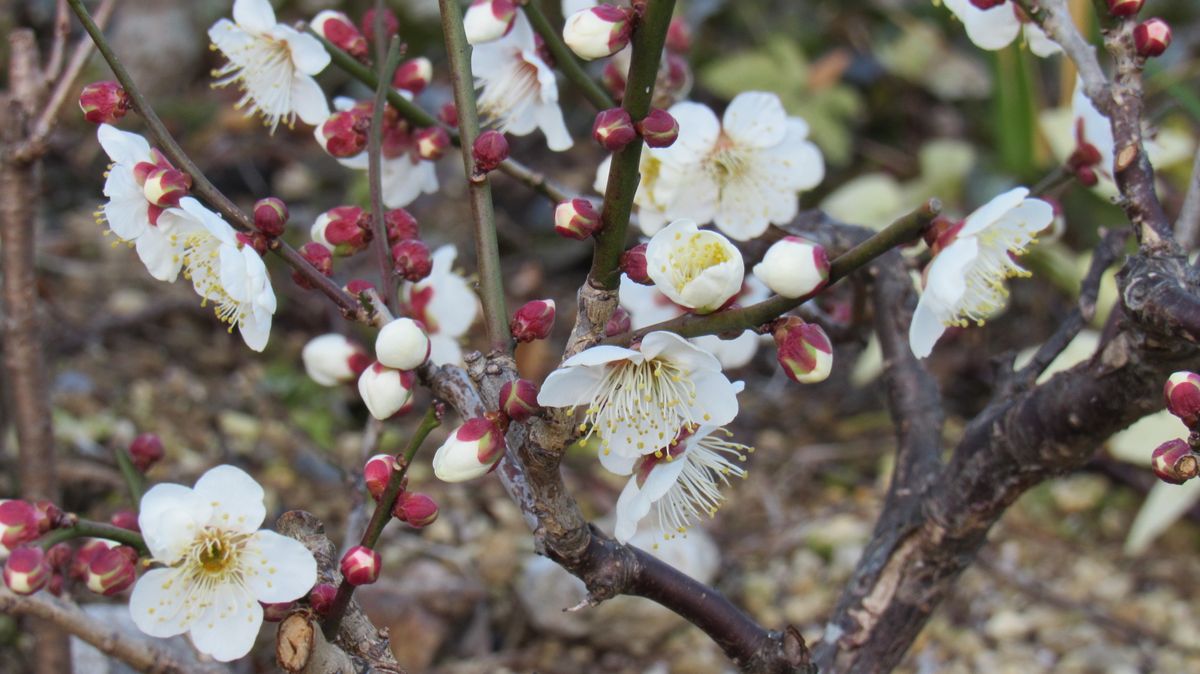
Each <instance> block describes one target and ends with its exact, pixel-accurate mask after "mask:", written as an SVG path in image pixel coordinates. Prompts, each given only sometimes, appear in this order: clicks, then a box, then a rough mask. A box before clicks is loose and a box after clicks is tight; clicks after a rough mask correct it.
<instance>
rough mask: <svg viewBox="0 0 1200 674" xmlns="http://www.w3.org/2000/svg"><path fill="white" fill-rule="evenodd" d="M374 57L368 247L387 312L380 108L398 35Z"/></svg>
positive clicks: (379, 21) (391, 278)
mask: <svg viewBox="0 0 1200 674" xmlns="http://www.w3.org/2000/svg"><path fill="white" fill-rule="evenodd" d="M383 34H384V29H383V3H382V2H378V1H377V2H376V3H375V35H383ZM375 44H376V47H377V48H376V50H375V51H376V56H377V57H378V58H377V59H376V61H377V62H378V63H379V76H378V77H379V85H378V86H377V87H375V107H374V108H373V111H372V114H371V128H370V130H369V133H368V135H367V184H368V186H369V189H370V192H371V228H372V230H374V232H375V237H374V241H373V242H372V244H371V248H372V249H373V250H374V253H375V263H376V264H377V265H378V267H379V292H380V293H381V294H382V295H383V304H384V306H386V307H387V309H388V311H389V312H392V313H393V314H394V313H395V310H396V301H397V297H396V288H397V283H396V281H397V278H396V272H395V265H394V264H393V262H392V252H391V246H389V245H388V243H389V242H388V235H387V222H386V221H385V219H384V210H383V168H382V162H383V109H384V102H385V101H386V95H387V92H388V91H389V90H391V87H390V86H387V85H388V80H390V79H391V73H392V72H394V71H395V70H396V66H397V65H398V64H399V63H400V36H398V35H393V36H392V39H391V40H390V41H389V43H388V47H387V52H386V54H380V53H379V52H380V51H381V50H382V48H383V40H375Z"/></svg>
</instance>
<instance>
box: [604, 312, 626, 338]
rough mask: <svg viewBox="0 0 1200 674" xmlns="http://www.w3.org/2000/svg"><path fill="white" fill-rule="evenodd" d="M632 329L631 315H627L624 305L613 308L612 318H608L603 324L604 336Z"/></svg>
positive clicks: (619, 333)
mask: <svg viewBox="0 0 1200 674" xmlns="http://www.w3.org/2000/svg"><path fill="white" fill-rule="evenodd" d="M632 329H633V317H632V316H630V315H629V312H628V311H626V310H625V307H617V308H616V309H614V310H613V315H612V318H609V319H608V323H605V324H604V336H605V337H612V336H614V335H621V334H624V333H626V332H629V331H630V330H632Z"/></svg>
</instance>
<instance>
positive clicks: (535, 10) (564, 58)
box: [522, 0, 617, 110]
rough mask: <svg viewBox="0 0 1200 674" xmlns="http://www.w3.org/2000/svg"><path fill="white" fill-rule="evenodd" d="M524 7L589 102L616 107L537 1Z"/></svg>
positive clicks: (530, 19) (560, 64) (602, 106)
mask: <svg viewBox="0 0 1200 674" xmlns="http://www.w3.org/2000/svg"><path fill="white" fill-rule="evenodd" d="M522 9H523V10H524V11H525V16H526V17H527V18H528V19H529V24H530V25H531V26H533V29H534V30H535V31H537V34H538V35H540V36H541V37H542V42H543V43H544V44H545V45H546V48H547V49H549V50H550V54H551V56H553V57H554V62H555V64H557V65H558V69H559V70H561V71H562V73H563V74H564V75H566V76H567V79H569V80H571V83H572V84H574V85H575V86H576V87H578V89H579V92H580V93H582V94H583V96H584V98H586V99H588V102H589V103H591V104H592V106H594V107H595V108H596V109H597V110H607V109H609V108H612V107H616V105H617V104H616V103H615V102H613V99H612V98H611V97H610V96H609V95H608V93H607V92H605V91H604V88H603V87H601V86H600V85H599V84H598V83H597V82H596V80H594V79H592V77H591V76H590V75H588V74H587V71H586V70H584V69H583V65H582V64H580V62H579V57H577V56H575V53H574V52H572V51H571V50H570V48H568V47H567V45H566V43H564V42H563V39H562V32H561V31H559V30H558V29H556V28H555V27H554V26H553V25H552V24H551V23H550V19H548V18H546V14H545V13H544V12H543V11H542V9H541V7H539V6H538V3H537V1H536V0H529V1H528V2H526V3H525V4H524V6H523V7H522Z"/></svg>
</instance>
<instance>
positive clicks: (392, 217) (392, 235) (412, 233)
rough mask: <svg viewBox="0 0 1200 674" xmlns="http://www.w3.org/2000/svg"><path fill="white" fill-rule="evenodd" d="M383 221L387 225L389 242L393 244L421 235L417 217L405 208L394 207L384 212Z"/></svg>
mask: <svg viewBox="0 0 1200 674" xmlns="http://www.w3.org/2000/svg"><path fill="white" fill-rule="evenodd" d="M383 222H384V224H385V225H386V226H387V238H388V243H390V244H392V245H395V244H397V243H400V242H401V241H404V240H405V239H416V238H418V237H419V236H420V232H419V229H418V227H417V219H416V218H414V217H413V216H412V214H411V213H409V212H408V211H406V210H404V209H403V208H393V209H392V210H390V211H388V212H387V213H384V214H383Z"/></svg>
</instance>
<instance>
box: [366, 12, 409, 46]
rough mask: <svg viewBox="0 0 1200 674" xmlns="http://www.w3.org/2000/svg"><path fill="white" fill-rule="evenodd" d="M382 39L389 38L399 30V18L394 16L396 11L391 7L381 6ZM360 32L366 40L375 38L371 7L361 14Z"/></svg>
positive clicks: (373, 17) (373, 13)
mask: <svg viewBox="0 0 1200 674" xmlns="http://www.w3.org/2000/svg"><path fill="white" fill-rule="evenodd" d="M381 18H382V19H383V39H385V40H389V39H391V37H392V36H393V35H395V34H397V33H399V32H400V20H399V19H397V18H396V13H395V12H393V11H392V10H391V9H389V8H387V7H384V8H383V16H382V17H381ZM362 32H363V35H365V36H366V37H367V39H368V40H372V41H374V40H375V9H374V8H371V9H368V10H367V11H366V13H364V14H363V18H362Z"/></svg>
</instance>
